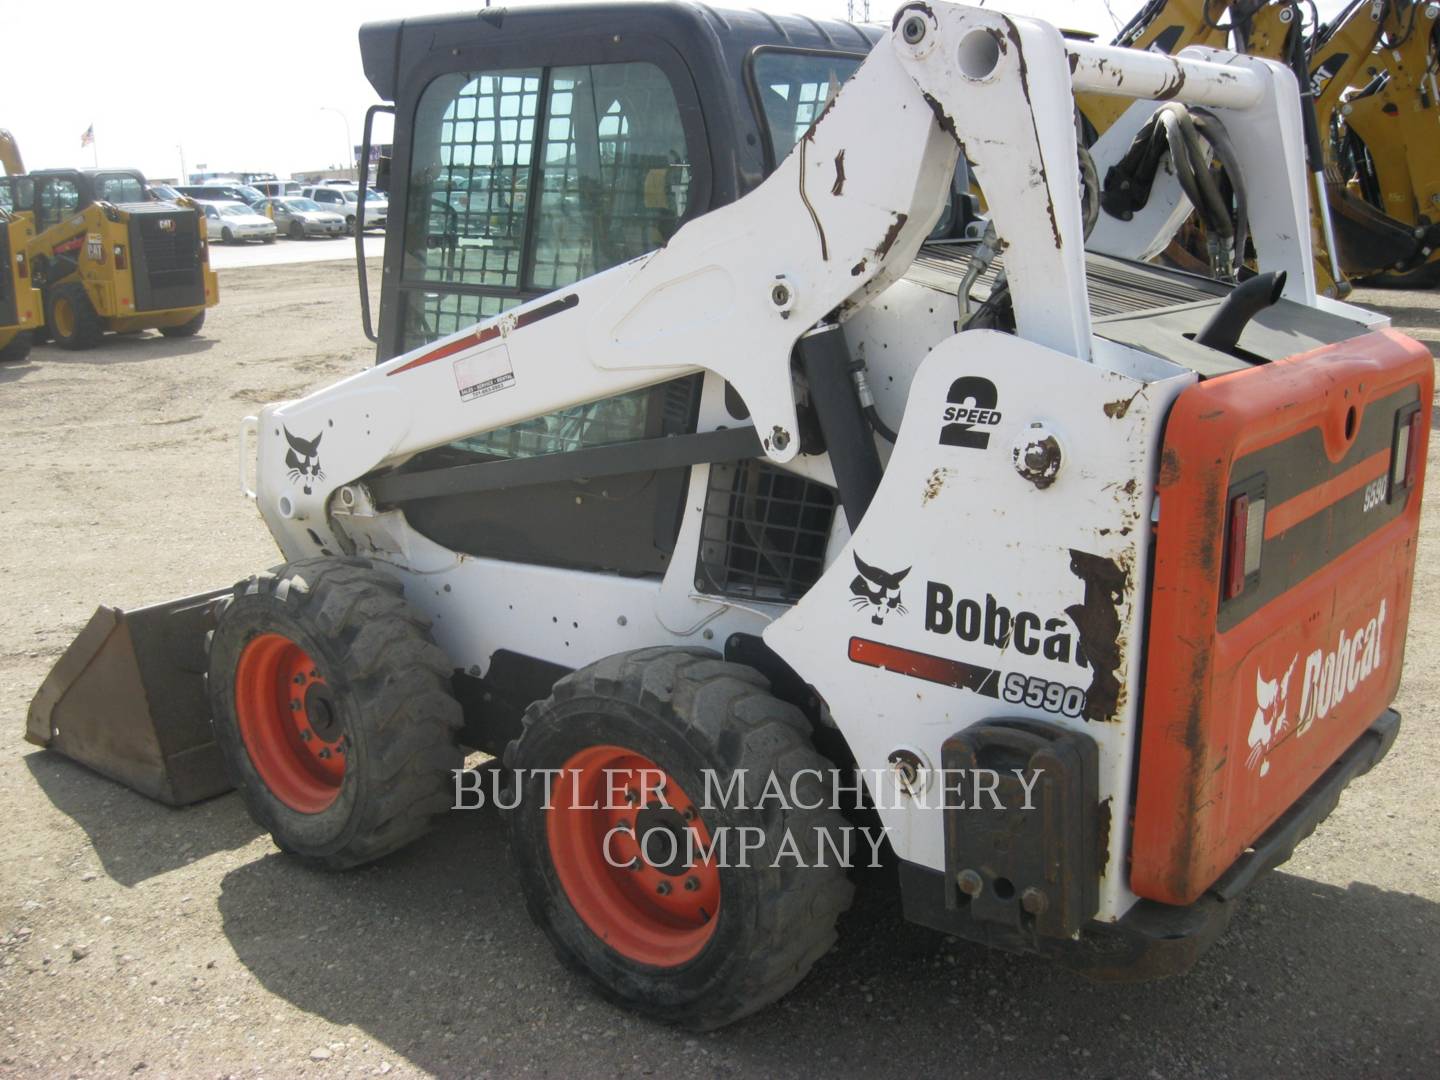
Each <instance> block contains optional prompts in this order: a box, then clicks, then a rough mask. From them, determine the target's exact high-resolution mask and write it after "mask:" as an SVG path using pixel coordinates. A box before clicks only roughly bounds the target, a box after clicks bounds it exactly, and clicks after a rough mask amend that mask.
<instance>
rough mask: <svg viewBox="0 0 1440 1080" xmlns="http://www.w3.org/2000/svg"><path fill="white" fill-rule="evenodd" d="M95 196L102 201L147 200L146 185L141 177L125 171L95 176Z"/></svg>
mask: <svg viewBox="0 0 1440 1080" xmlns="http://www.w3.org/2000/svg"><path fill="white" fill-rule="evenodd" d="M95 197H96V198H97V199H99V200H100V201H101V202H109V203H138V202H144V201H145V185H144V184H142V183H141V182H140V179H139V177H135V176H129V175H126V174H123V173H118V174H111V175H104V174H102V175H100V176H97V177H96V178H95Z"/></svg>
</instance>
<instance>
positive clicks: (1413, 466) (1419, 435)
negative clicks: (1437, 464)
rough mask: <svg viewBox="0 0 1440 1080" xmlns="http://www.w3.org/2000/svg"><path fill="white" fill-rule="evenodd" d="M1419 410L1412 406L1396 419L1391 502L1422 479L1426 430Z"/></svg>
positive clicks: (1391, 461) (1392, 458)
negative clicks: (1421, 467)
mask: <svg viewBox="0 0 1440 1080" xmlns="http://www.w3.org/2000/svg"><path fill="white" fill-rule="evenodd" d="M1420 417H1421V414H1420V410H1419V408H1417V407H1415V406H1411V407H1410V408H1409V409H1407V410H1404V411H1402V412H1401V413H1400V414H1399V415H1398V416H1396V418H1395V443H1394V445H1393V446H1392V447H1391V448H1390V500H1391V501H1394V499H1395V496H1397V495H1399V494H1401V493H1403V492H1405V491H1407V490H1409V489H1410V487H1411V486H1413V485H1414V483H1415V481H1417V480H1419V479H1420V465H1421V461H1422V459H1423V457H1424V454H1425V444H1424V439H1425V428H1424V427H1423V426H1422V423H1421V418H1420Z"/></svg>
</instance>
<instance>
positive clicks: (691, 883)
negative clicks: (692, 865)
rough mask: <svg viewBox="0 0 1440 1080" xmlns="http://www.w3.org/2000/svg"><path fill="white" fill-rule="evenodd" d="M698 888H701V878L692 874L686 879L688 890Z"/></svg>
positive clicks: (692, 890)
mask: <svg viewBox="0 0 1440 1080" xmlns="http://www.w3.org/2000/svg"><path fill="white" fill-rule="evenodd" d="M698 888H700V879H699V878H698V877H694V876H691V877H687V878H686V879H685V891H686V892H694V891H695V890H696V889H698Z"/></svg>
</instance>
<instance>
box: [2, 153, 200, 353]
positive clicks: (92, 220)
mask: <svg viewBox="0 0 1440 1080" xmlns="http://www.w3.org/2000/svg"><path fill="white" fill-rule="evenodd" d="M6 142H7V144H8V147H9V152H8V156H7V159H6V160H5V162H4V164H5V167H6V171H7V172H9V173H10V174H11V175H10V176H9V178H8V179H9V185H10V190H11V191H12V193H13V201H14V210H13V212H14V214H15V215H16V216H17V217H21V218H24V219H26V220H27V221H28V222H29V224H30V227H31V229H32V230H33V235H32V236H31V237H30V239H29V241H28V243H27V244H26V248H25V252H26V255H27V258H28V262H29V273H30V278H31V282H32V283H33V284H34V285H35V286H36V287H37V288H39V289H40V290H41V295H42V298H43V303H42V311H41V323H42V324H43V325H42V326H41V327H40V328H39V329H38V332H39V333H40V334H43V335H45V336H47V337H48V338H50V339H51V340H53V341H54V342H55V344H56V345H59V346H60V347H61V348H63V349H88V348H91V347H92V346H94V345H96V344H98V343H99V341H100V339H101V337H102V336H103V335H104V334H106V333H107V332H110V333H122V334H123V333H129V332H131V331H135V330H159V331H160V332H161V333H162V334H164V335H165V336H166V337H188V336H190V335H193V334H196V333H198V332H199V331H200V328H201V327H202V326H204V325H205V311H206V309H207V308H210V307H214V306H215V304H217V303H218V302H219V299H220V287H219V283H218V282H217V280H216V278H215V274H214V272H213V271H212V270H211V269H210V254H209V246H208V244H207V243H206V240H205V224H204V221H203V219H202V218H201V215H200V212H199V210H198V208H196V207H195V206H194V205H193V204H188V201H187V204H185V205H181V204H176V203H168V202H156V201H152V200H150V199H149V197H148V196H147V194H146V184H145V177H144V176H143V175H141V173H139V172H138V171H136V170H134V169H41V170H38V171H35V172H30V173H25V172H23V167H22V166H21V165H20V160H19V153H18V150H16V149H15V143H14V140H13V138H8V139H7V140H6ZM17 174H18V175H17Z"/></svg>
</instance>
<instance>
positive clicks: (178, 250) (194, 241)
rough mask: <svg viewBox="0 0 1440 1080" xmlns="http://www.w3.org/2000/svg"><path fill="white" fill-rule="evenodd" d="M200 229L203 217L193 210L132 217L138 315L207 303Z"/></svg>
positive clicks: (134, 215)
mask: <svg viewBox="0 0 1440 1080" xmlns="http://www.w3.org/2000/svg"><path fill="white" fill-rule="evenodd" d="M165 223H168V225H166V224H165ZM199 227H200V215H199V214H197V213H196V212H195V211H193V210H184V209H179V208H177V209H176V210H174V211H173V212H155V211H148V212H144V213H135V214H132V216H131V218H130V246H131V249H132V251H133V254H134V264H133V266H134V274H135V310H136V311H163V310H166V309H169V308H180V307H196V306H199V305H201V304H203V303H205V281H204V277H203V275H202V273H201V268H200V237H199Z"/></svg>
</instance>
